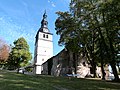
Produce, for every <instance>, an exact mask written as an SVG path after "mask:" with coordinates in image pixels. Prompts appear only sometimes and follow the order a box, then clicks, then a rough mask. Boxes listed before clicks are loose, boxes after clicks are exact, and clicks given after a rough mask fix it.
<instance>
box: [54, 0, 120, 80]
mask: <svg viewBox="0 0 120 90" xmlns="http://www.w3.org/2000/svg"><path fill="white" fill-rule="evenodd" d="M119 9H120V1H119V0H71V3H70V12H59V13H57V14H58V16H59V17H58V19H57V20H56V22H55V25H56V30H57V34H58V35H60V40H59V43H60V44H62V45H65V47H66V46H67V47H68V46H69V47H68V48H69V49H70V50H71V49H73V50H72V51H76V50H77V51H82V52H85V54H86V56H87V57H88V60H89V61H90V62H91V64H92V66H93V73H94V77H95V76H96V75H95V74H96V73H95V71H96V63H97V62H100V63H101V69H102V73H103V78H104V76H105V74H104V64H110V65H111V67H112V70H113V74H114V76H115V80H116V81H117V80H119V78H118V74H117V71H116V67H115V65H116V63H117V62H119V60H118V57H119V50H120V49H119V45H120V39H119V38H120V11H119ZM75 40H76V41H75ZM73 42H74V44H73ZM76 47H77V49H76Z"/></svg>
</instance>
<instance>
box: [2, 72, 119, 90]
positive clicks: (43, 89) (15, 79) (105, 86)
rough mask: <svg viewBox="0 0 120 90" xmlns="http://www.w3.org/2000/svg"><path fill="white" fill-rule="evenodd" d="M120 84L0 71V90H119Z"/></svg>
mask: <svg viewBox="0 0 120 90" xmlns="http://www.w3.org/2000/svg"><path fill="white" fill-rule="evenodd" d="M119 89H120V83H113V82H107V81H101V80H100V79H99V80H98V79H97V80H96V79H77V78H71V79H68V77H52V76H46V75H45V76H44V75H24V74H17V73H15V72H8V71H0V90H119Z"/></svg>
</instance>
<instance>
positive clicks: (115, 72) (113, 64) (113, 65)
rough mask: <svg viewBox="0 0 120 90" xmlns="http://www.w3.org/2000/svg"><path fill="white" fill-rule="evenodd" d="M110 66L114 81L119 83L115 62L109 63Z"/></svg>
mask: <svg viewBox="0 0 120 90" xmlns="http://www.w3.org/2000/svg"><path fill="white" fill-rule="evenodd" d="M110 65H111V67H112V71H113V74H114V77H115V79H114V80H115V81H119V77H118V73H117V69H116V65H115V62H114V61H112V62H110Z"/></svg>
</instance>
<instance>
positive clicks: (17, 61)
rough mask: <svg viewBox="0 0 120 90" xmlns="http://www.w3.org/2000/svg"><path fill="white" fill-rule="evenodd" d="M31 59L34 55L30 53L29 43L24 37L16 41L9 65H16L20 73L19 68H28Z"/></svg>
mask: <svg viewBox="0 0 120 90" xmlns="http://www.w3.org/2000/svg"><path fill="white" fill-rule="evenodd" d="M31 58H32V55H31V53H30V51H29V45H28V44H27V41H26V40H25V39H24V38H23V37H21V38H18V40H15V41H14V46H13V47H12V51H11V53H10V57H9V59H10V60H9V63H8V64H10V65H15V67H16V68H18V71H19V68H20V67H22V66H26V65H27V64H28V62H29V61H30V60H31Z"/></svg>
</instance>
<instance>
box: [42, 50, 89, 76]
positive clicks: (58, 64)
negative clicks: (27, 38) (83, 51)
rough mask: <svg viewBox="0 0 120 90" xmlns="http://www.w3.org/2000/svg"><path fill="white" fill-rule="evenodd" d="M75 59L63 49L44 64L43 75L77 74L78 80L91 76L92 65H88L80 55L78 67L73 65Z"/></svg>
mask: <svg viewBox="0 0 120 90" xmlns="http://www.w3.org/2000/svg"><path fill="white" fill-rule="evenodd" d="M73 57H74V56H73V53H72V52H68V51H65V49H63V50H62V51H61V52H60V53H58V54H57V55H56V56H54V57H52V58H50V59H49V60H48V61H47V62H45V63H44V64H43V74H49V75H53V76H66V75H67V74H75V73H76V74H77V75H78V76H77V77H78V78H84V77H85V76H87V75H90V68H89V66H90V65H88V63H87V60H86V57H85V56H84V57H83V56H81V55H80V56H79V58H78V60H77V62H76V67H75V65H74V64H73V63H74V61H75V60H74V58H73ZM75 68H76V71H75ZM48 69H49V70H48ZM48 72H49V73H48Z"/></svg>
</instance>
